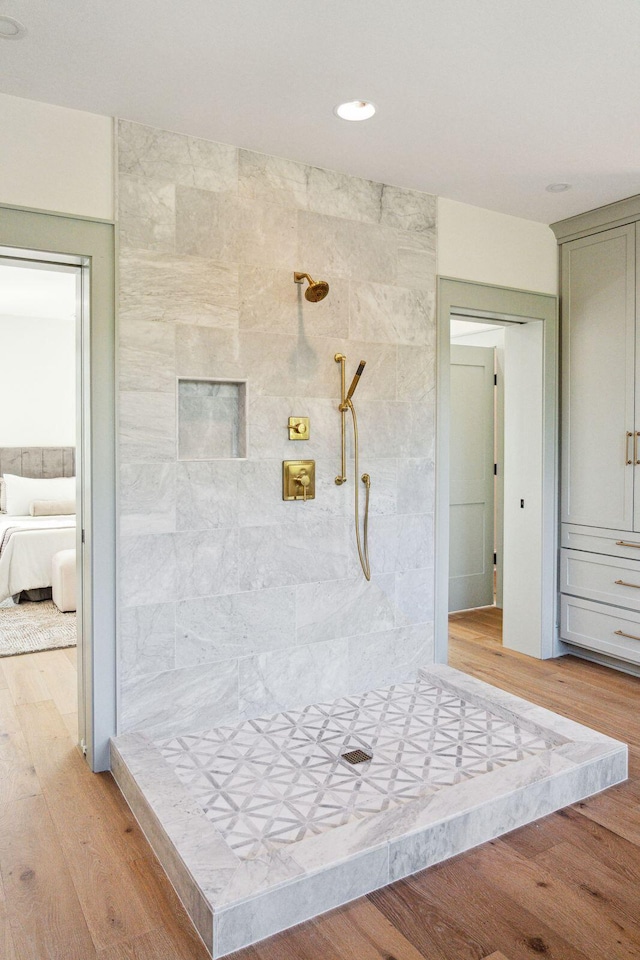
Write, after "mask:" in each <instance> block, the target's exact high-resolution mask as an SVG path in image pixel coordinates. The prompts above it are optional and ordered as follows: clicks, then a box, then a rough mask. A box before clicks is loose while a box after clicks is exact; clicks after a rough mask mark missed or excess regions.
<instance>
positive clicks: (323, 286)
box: [293, 272, 329, 303]
mask: <svg viewBox="0 0 640 960" xmlns="http://www.w3.org/2000/svg"><path fill="white" fill-rule="evenodd" d="M293 280H294V283H303V282H304V281H305V280H308V281H309V286H308V287H307V289H306V290H305V292H304V297H305V300H309V302H310V303H317V302H318V300H324V298H325V297H326V295H327V294H328V293H329V284H328V283H327V281H326V280H314V279H313V278H312V277H310V276H309V274H308V273H297V272H296V273H294V275H293Z"/></svg>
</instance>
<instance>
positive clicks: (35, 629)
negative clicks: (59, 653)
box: [0, 600, 77, 657]
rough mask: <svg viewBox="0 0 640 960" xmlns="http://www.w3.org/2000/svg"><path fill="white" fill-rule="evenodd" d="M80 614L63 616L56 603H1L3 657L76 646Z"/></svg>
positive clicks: (0, 624)
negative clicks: (77, 618) (78, 616)
mask: <svg viewBox="0 0 640 960" xmlns="http://www.w3.org/2000/svg"><path fill="white" fill-rule="evenodd" d="M76 642H77V636H76V615H75V613H60V611H59V610H58V608H57V607H56V605H55V603H54V602H53V600H42V601H41V602H40V603H31V602H30V601H28V600H27V601H24V602H23V603H19V604H14V603H13V602H12V601H11V600H6V601H5V602H4V603H2V604H0V657H14V656H16V654H19V653H37V652H38V651H39V650H57V649H59V648H60V647H75V645H76Z"/></svg>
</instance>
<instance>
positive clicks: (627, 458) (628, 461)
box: [624, 430, 633, 467]
mask: <svg viewBox="0 0 640 960" xmlns="http://www.w3.org/2000/svg"><path fill="white" fill-rule="evenodd" d="M632 436H633V432H632V431H631V430H627V437H626V443H625V448H624V459H625V463H626V465H627V466H628V467H630V466H631V464H632V463H633V460H632V459H631V454H630V453H629V440H631V437H632Z"/></svg>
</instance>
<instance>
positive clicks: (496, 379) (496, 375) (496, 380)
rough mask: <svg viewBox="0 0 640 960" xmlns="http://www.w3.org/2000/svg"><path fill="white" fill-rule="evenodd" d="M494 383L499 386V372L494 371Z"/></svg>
mask: <svg viewBox="0 0 640 960" xmlns="http://www.w3.org/2000/svg"><path fill="white" fill-rule="evenodd" d="M493 385H494V387H497V386H498V374H497V373H494V375H493Z"/></svg>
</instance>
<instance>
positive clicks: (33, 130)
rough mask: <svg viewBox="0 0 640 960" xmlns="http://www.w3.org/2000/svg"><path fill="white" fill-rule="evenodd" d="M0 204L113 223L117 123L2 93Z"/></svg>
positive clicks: (0, 117) (0, 118)
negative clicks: (114, 152)
mask: <svg viewBox="0 0 640 960" xmlns="http://www.w3.org/2000/svg"><path fill="white" fill-rule="evenodd" d="M0 203H6V204H10V205H12V206H19V207H33V208H35V209H38V210H51V211H54V212H56V213H73V214H77V215H80V216H84V217H91V218H95V219H104V220H111V219H113V122H112V120H111V118H110V117H101V116H97V115H96V114H93V113H85V112H83V111H81V110H69V109H67V108H66V107H54V106H52V105H51V104H48V103H37V102H36V101H34V100H24V99H22V98H21V97H10V96H7V95H6V94H0Z"/></svg>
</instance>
